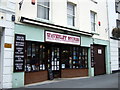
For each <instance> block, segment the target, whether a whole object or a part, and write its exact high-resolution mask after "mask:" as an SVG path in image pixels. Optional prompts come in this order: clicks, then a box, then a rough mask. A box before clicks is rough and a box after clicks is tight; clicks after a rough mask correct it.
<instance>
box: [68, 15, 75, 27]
mask: <svg viewBox="0 0 120 90" xmlns="http://www.w3.org/2000/svg"><path fill="white" fill-rule="evenodd" d="M67 23H68V25H71V26H74V17H72V16H70V15H68V17H67Z"/></svg>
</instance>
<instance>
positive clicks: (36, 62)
mask: <svg viewBox="0 0 120 90" xmlns="http://www.w3.org/2000/svg"><path fill="white" fill-rule="evenodd" d="M26 49H27V50H26V51H27V52H26V62H25V64H26V67H25V69H26V70H25V71H27V72H30V71H40V70H46V68H45V65H46V59H45V46H44V45H43V44H40V43H34V42H27V44H26Z"/></svg>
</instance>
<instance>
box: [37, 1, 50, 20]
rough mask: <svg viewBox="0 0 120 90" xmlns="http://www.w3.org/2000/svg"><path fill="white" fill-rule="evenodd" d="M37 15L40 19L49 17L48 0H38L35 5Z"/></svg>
mask: <svg viewBox="0 0 120 90" xmlns="http://www.w3.org/2000/svg"><path fill="white" fill-rule="evenodd" d="M37 17H38V18H42V19H47V20H48V19H49V2H48V0H45V1H44V0H41V1H40V0H39V1H38V5H37Z"/></svg>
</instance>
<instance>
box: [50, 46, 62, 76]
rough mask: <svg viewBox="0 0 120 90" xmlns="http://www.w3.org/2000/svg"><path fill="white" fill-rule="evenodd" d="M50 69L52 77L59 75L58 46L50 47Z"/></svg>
mask: <svg viewBox="0 0 120 90" xmlns="http://www.w3.org/2000/svg"><path fill="white" fill-rule="evenodd" d="M51 54H52V55H51V69H52V72H53V76H54V78H59V77H60V48H59V47H56V46H52V48H51Z"/></svg>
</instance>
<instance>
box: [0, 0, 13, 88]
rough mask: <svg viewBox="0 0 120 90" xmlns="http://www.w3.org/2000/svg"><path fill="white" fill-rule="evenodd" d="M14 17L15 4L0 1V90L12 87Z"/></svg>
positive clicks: (9, 1)
mask: <svg viewBox="0 0 120 90" xmlns="http://www.w3.org/2000/svg"><path fill="white" fill-rule="evenodd" d="M14 16H15V2H14V1H13V0H0V89H2V88H11V87H12V72H13V52H14V20H13V19H14ZM12 17H13V18H12Z"/></svg>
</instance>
